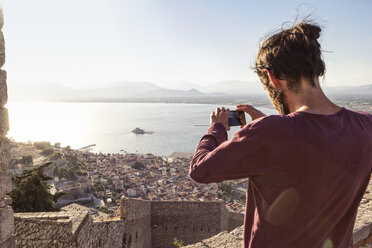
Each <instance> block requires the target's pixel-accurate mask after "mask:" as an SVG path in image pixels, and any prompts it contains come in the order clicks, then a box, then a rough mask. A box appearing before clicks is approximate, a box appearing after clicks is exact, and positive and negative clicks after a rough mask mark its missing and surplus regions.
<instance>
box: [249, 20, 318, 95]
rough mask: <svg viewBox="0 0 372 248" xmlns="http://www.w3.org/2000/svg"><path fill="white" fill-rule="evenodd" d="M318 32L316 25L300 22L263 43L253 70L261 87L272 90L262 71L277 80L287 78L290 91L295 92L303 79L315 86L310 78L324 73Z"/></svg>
mask: <svg viewBox="0 0 372 248" xmlns="http://www.w3.org/2000/svg"><path fill="white" fill-rule="evenodd" d="M320 32H321V28H320V27H319V26H318V25H316V24H313V23H310V22H308V21H306V20H303V21H301V22H300V23H298V24H296V25H293V26H292V27H291V28H288V29H282V30H281V31H280V32H277V33H275V34H274V35H272V36H270V37H269V38H267V39H266V40H264V41H263V42H262V45H261V46H260V49H259V52H258V56H257V60H256V65H255V67H254V71H255V72H256V73H257V75H258V76H259V78H260V80H261V82H262V83H263V84H264V86H265V87H270V88H271V86H270V84H269V78H268V76H267V74H266V73H265V69H267V70H270V71H271V73H272V74H273V75H274V76H275V77H276V78H279V79H286V80H287V83H288V84H287V85H288V88H289V89H291V90H294V91H297V90H298V88H299V82H300V79H301V78H302V77H303V78H306V79H308V80H309V81H310V82H311V85H312V86H315V82H314V80H313V79H314V78H315V77H319V76H323V75H324V72H325V64H324V62H323V59H322V53H321V49H320V44H319V42H318V38H319V36H320Z"/></svg>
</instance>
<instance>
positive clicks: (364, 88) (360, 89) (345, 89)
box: [323, 84, 372, 96]
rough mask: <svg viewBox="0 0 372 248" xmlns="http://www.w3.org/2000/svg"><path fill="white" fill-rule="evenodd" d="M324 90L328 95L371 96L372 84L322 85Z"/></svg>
mask: <svg viewBox="0 0 372 248" xmlns="http://www.w3.org/2000/svg"><path fill="white" fill-rule="evenodd" d="M323 89H324V92H325V93H326V94H330V95H360V96H372V84H366V85H358V86H338V87H329V86H323Z"/></svg>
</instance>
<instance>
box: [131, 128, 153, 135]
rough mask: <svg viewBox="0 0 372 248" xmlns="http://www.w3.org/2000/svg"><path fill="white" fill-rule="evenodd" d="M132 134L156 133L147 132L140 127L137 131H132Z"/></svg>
mask: <svg viewBox="0 0 372 248" xmlns="http://www.w3.org/2000/svg"><path fill="white" fill-rule="evenodd" d="M132 133H135V134H153V133H154V132H147V131H145V130H143V129H141V128H139V127H136V128H135V129H133V130H132Z"/></svg>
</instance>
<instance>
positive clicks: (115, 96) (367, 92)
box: [9, 80, 372, 101]
mask: <svg viewBox="0 0 372 248" xmlns="http://www.w3.org/2000/svg"><path fill="white" fill-rule="evenodd" d="M323 89H324V91H325V92H326V93H327V94H330V95H362V96H372V84H369V85H361V86H341V87H329V86H323ZM248 95H265V91H264V90H263V87H262V85H261V83H260V82H247V81H234V80H231V81H221V82H217V83H214V84H210V85H207V86H200V87H198V88H192V89H189V90H177V89H169V88H164V87H160V86H158V85H156V84H154V83H149V82H122V83H117V84H113V85H108V86H106V87H101V88H87V89H75V88H72V87H66V86H63V85H58V84H10V85H9V99H10V100H39V101H106V100H108V101H120V100H131V99H137V100H138V99H147V100H151V99H175V98H191V99H193V98H203V97H229V96H231V97H233V96H248Z"/></svg>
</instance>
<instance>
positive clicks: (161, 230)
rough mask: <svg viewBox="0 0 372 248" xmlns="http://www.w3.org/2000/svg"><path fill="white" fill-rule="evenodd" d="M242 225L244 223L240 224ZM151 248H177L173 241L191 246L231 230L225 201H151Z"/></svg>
mask: <svg viewBox="0 0 372 248" xmlns="http://www.w3.org/2000/svg"><path fill="white" fill-rule="evenodd" d="M241 224H242V223H241ZM151 228H152V230H151V236H152V247H154V248H156V247H174V246H172V245H171V243H172V241H173V239H174V238H177V239H178V240H182V241H183V242H184V244H192V243H195V242H198V241H200V240H202V239H205V238H208V237H211V236H213V235H216V234H218V233H219V232H221V231H224V230H227V228H228V211H227V209H226V207H225V204H224V203H223V202H171V201H153V202H151Z"/></svg>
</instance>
